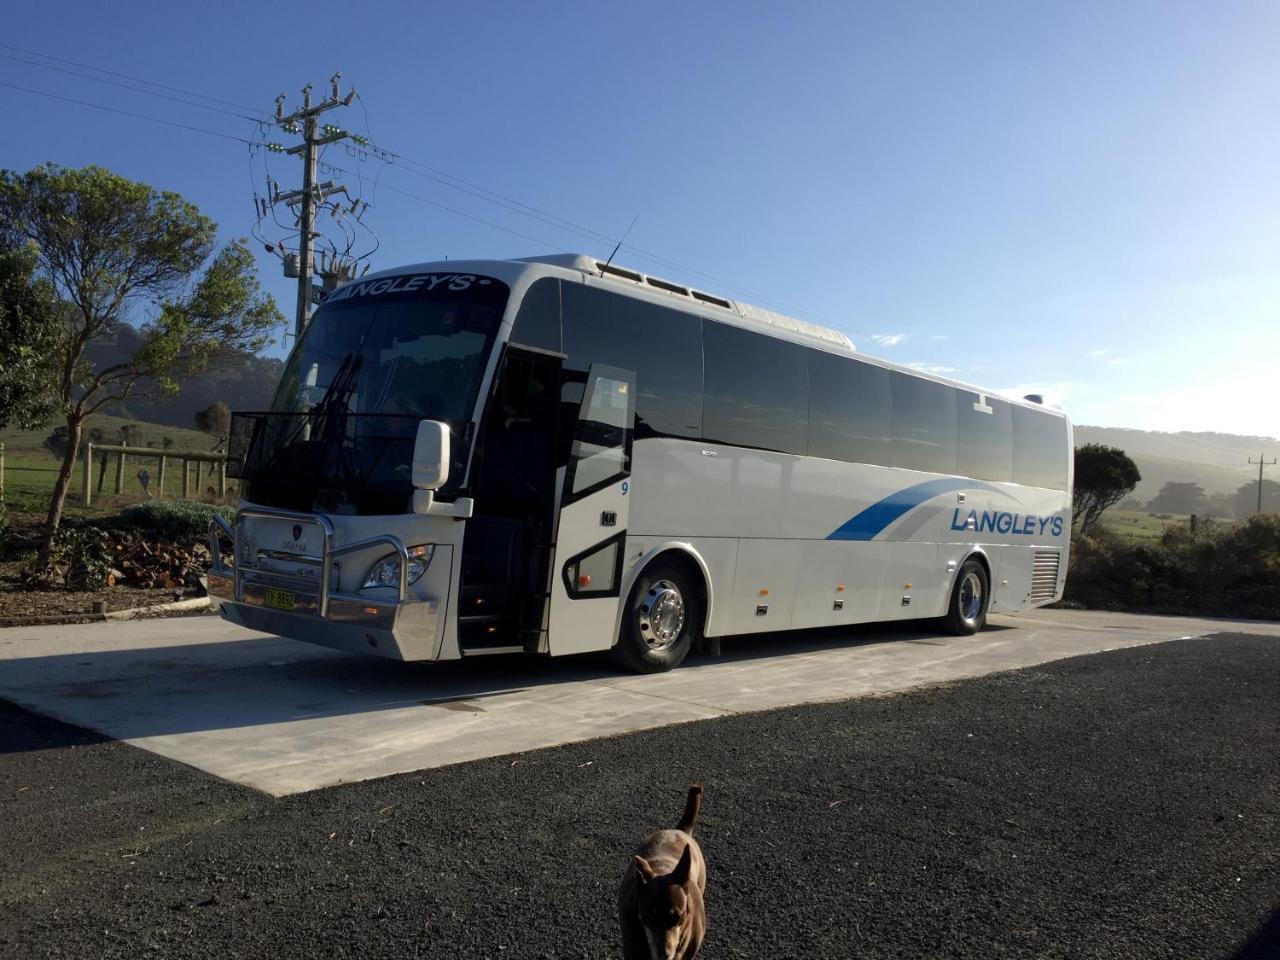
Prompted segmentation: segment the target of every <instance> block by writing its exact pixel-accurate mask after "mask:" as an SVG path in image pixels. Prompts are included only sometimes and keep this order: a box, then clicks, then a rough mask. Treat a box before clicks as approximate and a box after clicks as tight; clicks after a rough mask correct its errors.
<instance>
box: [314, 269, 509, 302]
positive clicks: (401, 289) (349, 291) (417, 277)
mask: <svg viewBox="0 0 1280 960" xmlns="http://www.w3.org/2000/svg"><path fill="white" fill-rule="evenodd" d="M490 282H491V281H489V280H488V279H485V278H483V277H477V276H476V275H475V274H474V273H418V274H406V275H405V276H402V277H384V278H382V279H381V280H362V281H361V282H359V283H348V284H347V285H346V286H345V287H340V288H338V289H337V290H335V291H333V293H331V294H329V296H328V297H327V298H326V299H325V303H337V302H338V301H339V300H347V299H350V298H351V297H377V296H380V295H382V294H384V293H410V292H412V291H414V290H428V291H430V290H434V289H436V287H438V286H440V285H441V284H444V285H445V289H446V290H452V291H454V292H455V293H456V292H458V291H461V290H469V289H471V285H472V284H473V283H478V284H479V285H480V286H485V285H487V284H488V283H490Z"/></svg>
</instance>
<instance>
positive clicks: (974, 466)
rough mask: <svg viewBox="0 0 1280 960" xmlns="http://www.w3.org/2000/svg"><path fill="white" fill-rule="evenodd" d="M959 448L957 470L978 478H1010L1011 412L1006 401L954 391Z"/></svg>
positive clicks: (967, 391) (1011, 446)
mask: <svg viewBox="0 0 1280 960" xmlns="http://www.w3.org/2000/svg"><path fill="white" fill-rule="evenodd" d="M956 420H957V426H958V428H959V440H960V449H959V451H958V456H957V459H958V466H957V470H956V472H957V473H959V474H961V475H962V476H965V477H973V478H974V479H977V480H1002V481H1004V482H1006V483H1007V482H1008V481H1010V480H1012V479H1013V413H1012V408H1011V407H1010V406H1009V404H1007V403H1005V402H1004V401H1003V400H999V399H997V398H995V397H990V396H986V395H985V394H978V393H972V392H971V391H969V390H957V391H956Z"/></svg>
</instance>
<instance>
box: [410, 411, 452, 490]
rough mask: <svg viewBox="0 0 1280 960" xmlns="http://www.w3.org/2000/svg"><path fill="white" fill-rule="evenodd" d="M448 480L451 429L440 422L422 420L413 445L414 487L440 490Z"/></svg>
mask: <svg viewBox="0 0 1280 960" xmlns="http://www.w3.org/2000/svg"><path fill="white" fill-rule="evenodd" d="M448 479H449V427H448V426H447V425H445V424H443V423H441V422H440V421H439V420H421V421H419V422H418V438H417V439H416V440H415V441H414V444H413V485H414V486H415V487H417V488H418V489H419V490H438V489H439V488H440V487H443V486H444V485H445V482H446V481H448Z"/></svg>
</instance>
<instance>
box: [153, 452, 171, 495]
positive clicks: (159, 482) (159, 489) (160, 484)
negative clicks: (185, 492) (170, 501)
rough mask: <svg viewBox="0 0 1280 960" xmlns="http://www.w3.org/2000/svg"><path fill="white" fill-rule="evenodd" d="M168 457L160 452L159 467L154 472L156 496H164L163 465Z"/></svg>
mask: <svg viewBox="0 0 1280 960" xmlns="http://www.w3.org/2000/svg"><path fill="white" fill-rule="evenodd" d="M168 460H169V458H168V457H166V456H165V455H164V454H163V453H162V454H160V469H159V470H158V471H157V472H156V496H157V497H163V496H164V467H165V464H166V463H167V462H168Z"/></svg>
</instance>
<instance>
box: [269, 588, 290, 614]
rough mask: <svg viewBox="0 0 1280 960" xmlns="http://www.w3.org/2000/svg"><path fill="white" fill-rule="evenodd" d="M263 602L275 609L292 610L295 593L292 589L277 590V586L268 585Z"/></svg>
mask: <svg viewBox="0 0 1280 960" xmlns="http://www.w3.org/2000/svg"><path fill="white" fill-rule="evenodd" d="M263 602H264V603H265V604H266V605H267V606H268V607H271V608H272V609H273V610H292V609H293V605H294V595H293V592H292V591H291V590H277V589H276V588H275V587H267V593H266V596H265V597H264V598H263Z"/></svg>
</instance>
